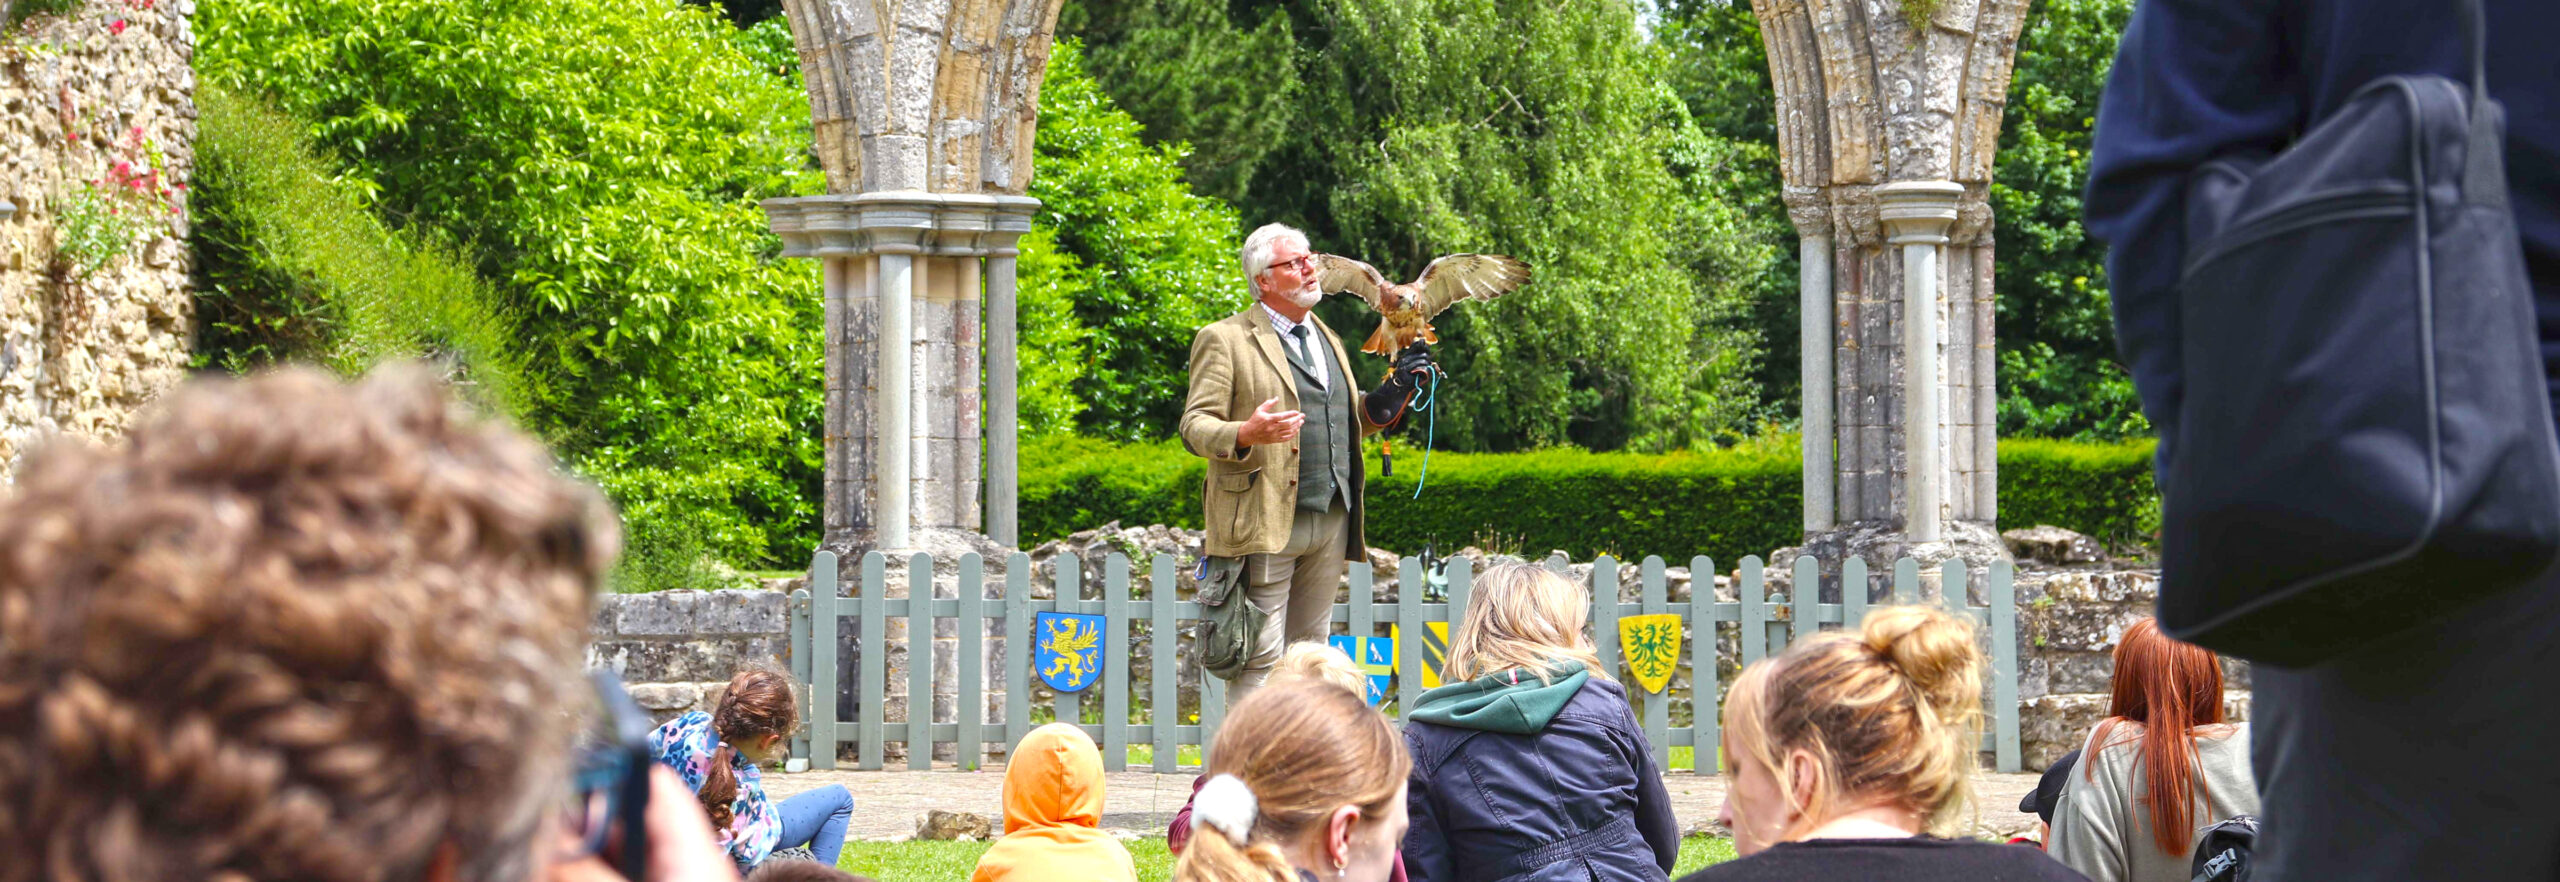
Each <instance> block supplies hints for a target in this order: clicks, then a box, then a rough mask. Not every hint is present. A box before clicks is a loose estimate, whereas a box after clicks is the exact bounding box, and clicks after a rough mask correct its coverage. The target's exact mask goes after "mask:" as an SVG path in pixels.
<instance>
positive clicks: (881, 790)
mask: <svg viewBox="0 0 2560 882" xmlns="http://www.w3.org/2000/svg"><path fill="white" fill-rule="evenodd" d="M1191 778H1192V776H1191V775H1190V774H1189V773H1177V774H1170V775H1160V774H1156V773H1154V772H1113V773H1111V774H1109V775H1108V776H1107V778H1106V780H1105V782H1104V783H1103V815H1102V826H1103V827H1104V828H1106V829H1110V828H1119V829H1125V830H1130V831H1134V832H1137V833H1140V834H1144V835H1150V836H1156V835H1163V833H1164V828H1165V825H1166V824H1170V823H1172V822H1173V813H1174V812H1175V811H1176V810H1178V809H1180V808H1182V803H1183V801H1184V800H1187V799H1190V798H1191ZM764 782H765V792H766V793H767V794H769V795H771V796H772V797H773V798H774V799H775V800H781V799H783V798H786V797H789V796H790V795H791V794H794V793H799V792H801V791H803V790H809V789H812V788H817V787H823V786H826V785H829V784H842V785H844V786H845V788H846V789H848V790H851V791H853V800H854V806H853V823H852V825H851V827H850V828H849V829H848V830H847V831H846V835H847V836H848V837H849V838H853V839H873V840H886V839H903V838H907V837H911V836H914V835H915V831H916V818H917V817H918V816H919V815H922V814H923V813H924V812H925V810H926V809H942V810H945V811H967V812H977V813H979V814H982V815H985V816H987V817H988V818H989V819H991V820H993V821H995V823H996V824H997V825H998V826H1002V825H1003V823H1004V803H1003V795H1002V792H1001V791H1002V790H1003V787H1004V769H1003V767H1002V766H993V767H989V768H988V769H987V770H986V771H980V772H960V771H950V770H941V769H937V770H934V771H930V772H909V771H894V772H891V771H882V772H846V771H834V772H815V771H812V772H801V773H798V774H786V773H780V772H769V773H766V774H765V776H764ZM1663 783H1664V785H1666V786H1667V787H1668V788H1669V789H1670V790H1671V807H1672V813H1673V814H1674V815H1676V816H1677V817H1679V819H1680V826H1681V829H1682V830H1683V831H1685V832H1691V833H1695V832H1701V831H1704V830H1706V829H1707V828H1710V827H1712V826H1713V825H1714V822H1715V817H1716V810H1717V809H1718V808H1720V807H1721V806H1722V804H1723V802H1724V778H1723V777H1721V776H1716V775H1707V776H1699V775H1693V774H1689V773H1687V772H1674V773H1672V774H1670V775H1667V776H1664V778H1663ZM2035 786H2036V776H2035V775H2002V774H1996V773H1984V774H1983V775H1982V776H1981V777H1980V778H1978V779H1976V780H1975V783H1974V787H1975V795H1976V797H1977V799H1978V801H1979V802H1980V805H1981V812H1982V820H1981V824H1980V830H1979V832H1980V833H1982V835H1986V836H1997V837H2000V838H2006V836H2007V834H2009V833H2012V832H2016V831H2019V830H2031V829H2033V828H2034V827H2035V824H2036V818H2035V816H2034V815H2031V814H2023V813H2020V812H2019V811H2018V810H2017V809H2018V800H2019V798H2021V797H2023V796H2025V795H2026V793H2027V791H2030V790H2034V789H2035Z"/></svg>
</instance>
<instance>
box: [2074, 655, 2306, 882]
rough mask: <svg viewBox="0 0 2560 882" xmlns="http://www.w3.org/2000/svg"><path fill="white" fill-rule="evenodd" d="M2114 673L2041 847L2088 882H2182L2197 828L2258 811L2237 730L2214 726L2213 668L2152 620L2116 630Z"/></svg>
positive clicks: (2216, 676) (2218, 686)
mask: <svg viewBox="0 0 2560 882" xmlns="http://www.w3.org/2000/svg"><path fill="white" fill-rule="evenodd" d="M2115 665H2116V670H2115V684H2114V686H2115V688H2114V690H2113V691H2114V694H2113V695H2112V696H2111V697H2110V700H2109V703H2108V707H2107V718H2106V719H2105V720H2101V721H2099V723H2098V727H2097V729H2096V730H2095V731H2093V732H2091V733H2090V734H2089V743H2088V746H2086V747H2083V748H2081V751H2080V755H2081V760H2080V767H2079V772H2080V774H2077V775H2072V776H2071V778H2070V782H2069V783H2068V784H2066V785H2065V786H2064V787H2063V790H2062V801H2061V803H2060V804H2059V807H2058V808H2056V809H2055V810H2054V814H2053V839H2052V842H2051V844H2050V846H2049V848H2050V850H2051V851H2052V852H2053V856H2054V859H2055V860H2059V861H2061V862H2063V863H2065V864H2069V865H2070V866H2071V868H2072V869H2075V870H2079V871H2080V872H2082V873H2086V874H2088V876H2089V878H2090V879H2093V880H2096V882H2166V880H2181V882H2183V880H2185V879H2188V878H2189V877H2190V874H2189V872H2188V865H2189V863H2190V856H2191V854H2192V853H2193V852H2194V850H2195V836H2196V831H2198V830H2201V829H2203V828H2205V827H2207V826H2210V825H2212V824H2213V823H2215V822H2217V821H2222V820H2226V819H2229V818H2232V817H2234V816H2238V815H2249V814H2256V813H2257V811H2258V783H2257V779H2256V778H2255V777H2254V776H2252V775H2251V774H2250V772H2249V728H2248V724H2246V723H2240V724H2227V723H2224V722H2223V721H2222V663H2221V661H2220V660H2219V659H2216V658H2214V655H2213V653H2212V651H2210V650H2207V649H2205V648H2204V647H2201V646H2196V645H2193V644H2189V643H2180V642H2178V641H2176V640H2173V639H2170V638H2169V636H2168V635H2166V634H2162V633H2160V623H2159V622H2157V621H2155V620H2152V619H2143V620H2142V621H2139V622H2135V623H2133V627H2130V628H2126V629H2125V632H2124V637H2122V638H2120V639H2118V640H2117V641H2116V653H2115Z"/></svg>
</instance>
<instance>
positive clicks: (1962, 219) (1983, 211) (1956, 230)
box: [1947, 184, 1993, 245]
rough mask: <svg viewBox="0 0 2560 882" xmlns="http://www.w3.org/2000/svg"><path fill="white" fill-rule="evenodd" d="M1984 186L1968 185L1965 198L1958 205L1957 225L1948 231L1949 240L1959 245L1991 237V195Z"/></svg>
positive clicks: (1965, 189)
mask: <svg viewBox="0 0 2560 882" xmlns="http://www.w3.org/2000/svg"><path fill="white" fill-rule="evenodd" d="M1988 190H1989V188H1988V187H1985V186H1982V185H1978V184H1976V185H1967V186H1966V187H1965V188H1964V198H1963V199H1960V200H1958V202H1957V205H1956V222H1955V225H1954V226H1952V227H1949V228H1948V229H1947V239H1948V240H1949V241H1952V242H1954V243H1956V244H1958V245H1969V244H1972V243H1975V242H1980V241H1982V240H1984V239H1986V238H1989V237H1990V236H1991V222H1992V219H1993V218H1992V213H1991V195H1990V193H1989V192H1988Z"/></svg>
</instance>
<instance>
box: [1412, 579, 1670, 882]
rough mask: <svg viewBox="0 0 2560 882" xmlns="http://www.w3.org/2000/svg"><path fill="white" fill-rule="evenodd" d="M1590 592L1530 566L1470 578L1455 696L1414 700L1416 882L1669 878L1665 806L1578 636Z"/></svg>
mask: <svg viewBox="0 0 2560 882" xmlns="http://www.w3.org/2000/svg"><path fill="white" fill-rule="evenodd" d="M1590 611H1591V594H1590V592H1588V591H1585V590H1583V589H1582V587H1581V586H1579V585H1575V584H1573V583H1572V582H1571V581H1568V580H1566V579H1565V578H1564V577H1562V576H1558V575H1556V574H1554V573H1551V572H1548V571H1547V570H1545V569H1543V568H1540V567H1535V566H1530V565H1527V564H1501V565H1497V566H1495V567H1493V568H1492V569H1489V570H1486V571H1485V574H1484V575H1483V576H1481V577H1478V578H1477V580H1476V587H1475V596H1474V599H1473V600H1472V601H1471V602H1470V603H1469V604H1468V607H1467V611H1466V614H1465V618H1464V620H1463V621H1461V622H1459V624H1458V628H1457V630H1456V631H1455V632H1453V633H1451V634H1450V635H1449V660H1448V664H1447V667H1446V671H1447V673H1446V679H1447V683H1448V685H1445V686H1442V687H1440V688H1438V689H1433V690H1431V691H1429V692H1425V693H1423V694H1422V696H1421V697H1420V698H1419V699H1417V700H1416V703H1415V707H1414V710H1413V716H1412V718H1411V720H1410V722H1408V723H1407V725H1406V727H1405V744H1406V746H1407V747H1409V748H1411V749H1412V751H1413V778H1412V782H1411V791H1412V792H1411V795H1410V796H1409V797H1407V803H1408V810H1409V811H1410V812H1411V814H1412V816H1413V827H1412V829H1411V830H1410V831H1409V832H1407V833H1406V834H1405V837H1404V859H1405V871H1406V872H1407V873H1409V874H1411V877H1412V878H1413V879H1415V880H1431V882H1441V880H1450V879H1465V880H1485V882H1493V880H1504V879H1510V880H1531V879H1565V878H1570V879H1577V880H1579V879H1592V880H1601V882H1613V880H1659V879H1664V878H1667V877H1668V876H1669V875H1670V872H1671V865H1672V862H1673V861H1674V860H1675V859H1677V858H1678V857H1679V855H1680V825H1679V822H1678V821H1677V820H1675V819H1674V818H1673V817H1672V815H1671V795H1670V793H1669V792H1667V791H1665V790H1664V789H1663V787H1662V773H1661V771H1660V770H1658V769H1656V768H1655V767H1654V764H1653V754H1652V752H1651V751H1650V750H1649V749H1648V748H1647V746H1646V744H1645V740H1644V730H1643V729H1642V728H1641V727H1640V726H1638V725H1637V723H1636V718H1635V713H1634V712H1633V711H1632V710H1630V709H1629V708H1628V707H1627V693H1626V691H1625V690H1624V689H1622V688H1620V687H1619V686H1618V683H1617V681H1616V680H1614V679H1612V678H1611V677H1610V676H1609V672H1608V671H1607V670H1604V669H1603V668H1602V667H1601V665H1600V658H1599V655H1598V654H1597V653H1595V652H1594V651H1593V650H1592V648H1591V638H1590V635H1588V634H1585V633H1584V631H1585V630H1586V629H1587V627H1588V625H1589V622H1590Z"/></svg>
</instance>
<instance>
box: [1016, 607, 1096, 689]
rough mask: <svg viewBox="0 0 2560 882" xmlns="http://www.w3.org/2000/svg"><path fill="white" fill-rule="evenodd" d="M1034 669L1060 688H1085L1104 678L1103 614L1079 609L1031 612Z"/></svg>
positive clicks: (1048, 681) (1052, 687) (1041, 680)
mask: <svg viewBox="0 0 2560 882" xmlns="http://www.w3.org/2000/svg"><path fill="white" fill-rule="evenodd" d="M1031 647H1032V648H1031V669H1032V671H1033V672H1035V673H1038V674H1039V675H1040V682H1042V683H1047V684H1049V688H1051V689H1055V690H1058V691H1060V692H1082V691H1084V690H1085V689H1086V687H1089V686H1092V685H1093V684H1094V681H1096V680H1100V679H1102V617H1101V616H1097V615H1084V614H1079V613H1054V612H1044V613H1034V614H1032V616H1031Z"/></svg>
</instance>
